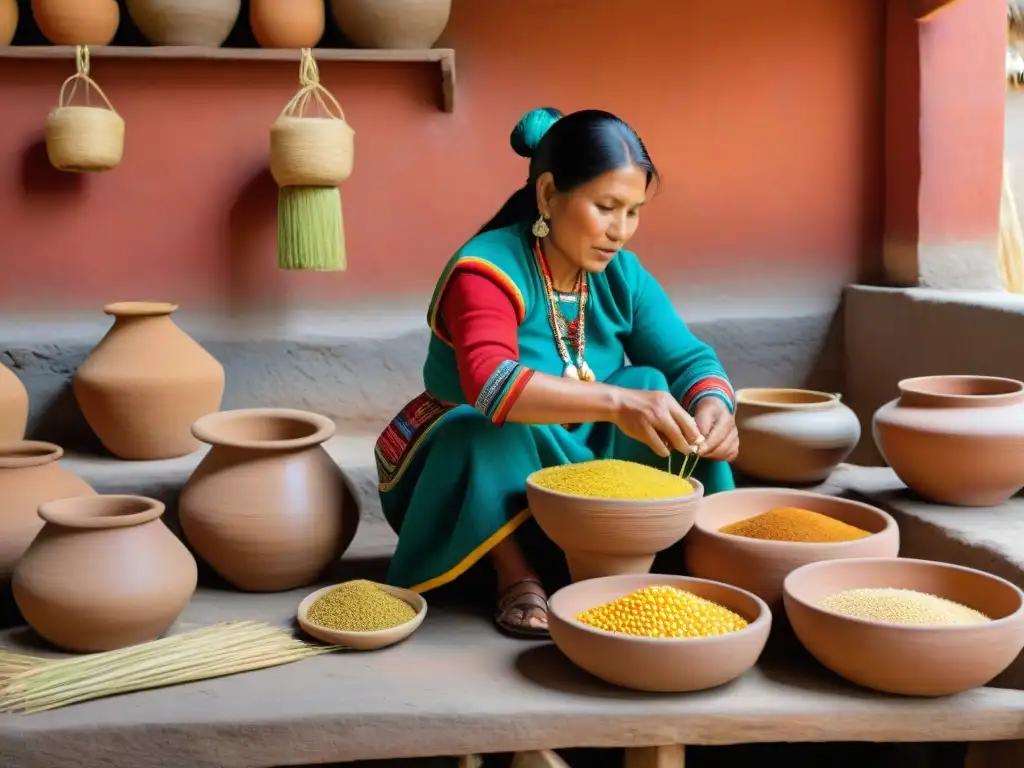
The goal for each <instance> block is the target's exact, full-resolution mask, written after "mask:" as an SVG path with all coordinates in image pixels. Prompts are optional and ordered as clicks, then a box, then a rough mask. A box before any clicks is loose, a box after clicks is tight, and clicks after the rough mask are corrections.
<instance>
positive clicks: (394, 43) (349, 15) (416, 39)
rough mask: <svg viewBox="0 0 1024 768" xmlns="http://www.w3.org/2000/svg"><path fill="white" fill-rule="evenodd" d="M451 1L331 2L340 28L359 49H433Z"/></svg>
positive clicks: (332, 0)
mask: <svg viewBox="0 0 1024 768" xmlns="http://www.w3.org/2000/svg"><path fill="white" fill-rule="evenodd" d="M451 10H452V2H451V0H331V15H332V16H333V17H334V23H335V24H337V25H338V29H340V30H341V33H342V34H343V35H344V36H345V37H346V39H348V40H349V41H350V42H351V43H353V44H354V45H356V46H358V47H359V48H405V49H416V48H432V47H433V46H434V43H436V42H437V39H438V38H439V37H441V33H442V32H444V28H445V27H446V26H448V18H449V16H450V15H451Z"/></svg>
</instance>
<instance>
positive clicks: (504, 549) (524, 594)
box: [491, 536, 548, 638]
mask: <svg viewBox="0 0 1024 768" xmlns="http://www.w3.org/2000/svg"><path fill="white" fill-rule="evenodd" d="M491 562H492V563H493V564H494V570H495V572H496V573H497V575H498V610H497V612H496V613H495V616H494V621H495V623H496V624H497V625H498V628H499V629H501V630H502V631H503V632H505V633H507V634H510V635H513V636H515V637H528V638H535V637H539V638H543V637H548V597H547V594H546V593H545V592H544V587H543V586H541V583H540V581H539V580H538V579H537V577H536V576H535V575H534V573H533V570H532V569H531V568H530V564H529V563H527V562H526V556H525V555H524V554H523V551H522V550H521V549H520V548H519V543H518V542H517V541H516V539H515V537H514V536H509V537H508V538H506V539H505V540H504V541H502V542H501V543H500V544H498V546H496V547H495V548H494V549H492V550H491Z"/></svg>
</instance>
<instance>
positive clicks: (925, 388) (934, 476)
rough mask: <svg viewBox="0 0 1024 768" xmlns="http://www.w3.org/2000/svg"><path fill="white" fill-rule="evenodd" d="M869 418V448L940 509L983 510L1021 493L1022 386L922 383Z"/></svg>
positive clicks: (961, 380) (907, 383) (991, 381)
mask: <svg viewBox="0 0 1024 768" xmlns="http://www.w3.org/2000/svg"><path fill="white" fill-rule="evenodd" d="M899 389H900V396H899V398H897V399H896V400H893V401H892V402H889V403H886V404H885V405H883V406H882V407H881V408H879V409H878V411H877V412H876V413H875V418H874V422H873V432H874V437H875V444H876V445H877V446H878V450H879V451H880V452H881V454H882V456H883V457H884V458H885V460H886V462H887V463H888V464H889V466H890V467H892V468H893V471H895V472H896V474H897V475H898V476H899V478H900V480H902V481H903V482H904V483H906V484H907V486H909V487H910V488H911V489H912V490H914V491H916V492H917V493H918V494H920V495H921V496H923V497H924V498H926V499H928V500H929V501H933V502H936V503H939V504H951V505H955V506H964V507H988V506H994V505H996V504H1002V503H1003V502H1004V501H1006V500H1007V499H1009V498H1010V497H1011V496H1013V495H1014V494H1016V493H1017V492H1018V491H1020V490H1021V488H1024V463H1022V462H1021V460H1020V457H1021V456H1024V383H1021V382H1019V381H1015V380H1013V379H1001V378H995V377H991V376H922V377H920V378H915V379H904V380H903V381H901V382H900V383H899Z"/></svg>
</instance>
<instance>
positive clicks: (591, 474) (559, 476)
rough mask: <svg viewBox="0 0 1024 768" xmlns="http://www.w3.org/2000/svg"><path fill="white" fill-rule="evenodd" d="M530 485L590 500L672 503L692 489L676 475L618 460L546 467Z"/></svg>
mask: <svg viewBox="0 0 1024 768" xmlns="http://www.w3.org/2000/svg"><path fill="white" fill-rule="evenodd" d="M533 482H535V483H536V484H537V485H539V486H540V487H541V488H547V489H548V490H549V491H558V492H559V493H565V494H569V495H570V496H586V497H589V498H593V499H648V500H651V499H674V498H677V497H679V496H686V495H687V494H690V493H693V485H692V484H691V483H689V482H688V481H686V480H684V479H683V478H681V477H679V476H678V475H673V474H670V473H668V472H665V471H663V470H660V469H654V468H653V467H648V466H646V465H645V464H637V463H635V462H632V461H621V460H619V459H597V460H595V461H584V462H580V463H579V464H564V465H562V466H558V467H548V468H547V469H542V470H541V471H540V472H537V473H536V474H535V475H534V476H533Z"/></svg>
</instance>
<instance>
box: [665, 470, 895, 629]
mask: <svg viewBox="0 0 1024 768" xmlns="http://www.w3.org/2000/svg"><path fill="white" fill-rule="evenodd" d="M777 507H798V508H800V509H807V510H810V511H811V512H817V513H818V514H821V515H825V516H827V517H831V518H833V519H835V520H841V521H842V522H844V523H847V524H849V525H852V526H854V527H856V528H860V529H861V530H862V531H868V532H869V533H871V534H872V535H871V536H868V537H866V538H863V539H854V540H853V541H838V542H826V543H813V542H801V541H767V540H764V539H751V538H747V537H744V536H734V535H731V534H727V533H722V532H721V529H722V528H723V527H725V526H726V525H730V524H731V523H737V522H739V521H740V520H746V519H748V518H751V517H756V516H757V515H760V514H763V513H764V512H767V511H769V510H771V509H775V508H777ZM899 549H900V530H899V526H898V525H897V524H896V521H895V520H894V519H893V518H892V516H891V515H889V514H887V513H885V512H883V511H882V510H880V509H877V508H876V507H872V506H871V505H869V504H864V503H862V502H859V501H853V500H852V499H844V498H840V497H838V496H828V495H825V494H821V493H812V492H811V491H801V490H796V489H790V488H742V489H738V490H734V491H723V492H722V493H716V494H714V495H712V496H708V497H707V498H706V499H704V501H703V503H702V504H701V506H700V510H699V511H698V513H697V520H696V522H695V523H694V526H693V530H692V531H690V534H689V535H688V536H687V537H686V540H685V541H684V542H683V551H684V556H685V558H686V572H687V573H689V574H692V575H693V576H699V577H700V578H703V579H712V580H715V581H721V582H724V583H726V584H732V585H733V586H736V587H739V588H740V589H746V590H749V591H750V592H753V593H754V594H755V595H757V596H758V597H760V598H761V599H762V600H764V601H765V602H766V603H768V605H769V606H770V607H771V608H772V610H775V609H777V608H779V607H780V606H781V601H782V583H783V581H785V579H786V576H788V575H789V574H790V573H791V572H792V571H794V570H796V569H797V568H799V567H801V566H803V565H806V564H807V563H814V562H817V561H819V560H839V559H843V558H849V557H896V555H897V554H898V553H899Z"/></svg>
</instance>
